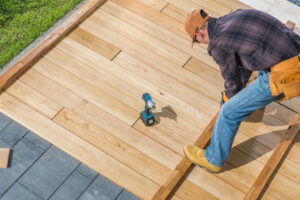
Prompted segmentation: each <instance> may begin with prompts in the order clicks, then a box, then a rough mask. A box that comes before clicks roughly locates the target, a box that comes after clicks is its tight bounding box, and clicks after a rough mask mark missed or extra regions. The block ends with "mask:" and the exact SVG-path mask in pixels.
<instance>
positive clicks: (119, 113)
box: [33, 58, 139, 125]
mask: <svg viewBox="0 0 300 200" xmlns="http://www.w3.org/2000/svg"><path fill="white" fill-rule="evenodd" d="M33 68H34V69H35V70H37V71H38V72H40V73H41V74H43V75H44V76H47V77H49V78H50V79H52V80H54V81H56V82H57V83H59V84H61V85H63V86H64V87H65V88H67V89H69V90H70V91H72V92H73V93H75V94H77V95H79V96H81V97H82V98H84V99H87V100H89V101H91V102H92V103H94V104H95V105H97V106H99V107H100V108H102V109H104V110H105V111H107V112H109V113H111V114H112V115H114V116H116V117H118V118H119V119H120V120H122V121H124V122H126V123H128V124H129V125H132V124H133V123H134V122H135V121H136V120H137V119H138V118H139V112H137V111H136V110H134V109H133V108H131V107H129V106H128V105H126V104H124V103H122V102H120V101H118V100H117V99H115V98H113V97H112V96H110V95H108V94H107V93H105V92H103V91H102V90H100V89H98V88H96V87H94V86H92V85H90V84H88V83H87V82H86V81H83V80H82V79H80V78H79V77H77V76H75V75H73V74H71V73H69V72H67V71H66V70H64V69H62V68H61V67H59V66H57V65H56V64H54V63H53V62H51V61H50V60H48V59H47V58H43V59H41V60H40V61H39V62H38V63H37V64H35V65H34V67H33Z"/></svg>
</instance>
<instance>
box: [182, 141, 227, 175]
mask: <svg viewBox="0 0 300 200" xmlns="http://www.w3.org/2000/svg"><path fill="white" fill-rule="evenodd" d="M184 154H185V156H186V157H187V158H188V159H189V160H190V161H191V162H192V163H193V164H195V165H198V166H200V167H204V168H206V169H207V170H209V171H211V172H214V173H218V172H220V171H221V170H222V168H223V167H217V166H214V165H212V164H210V163H209V162H208V161H207V160H206V158H205V156H204V149H201V148H199V147H197V146H195V145H192V144H188V145H186V146H185V147H184Z"/></svg>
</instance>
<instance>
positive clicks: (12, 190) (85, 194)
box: [0, 113, 138, 200]
mask: <svg viewBox="0 0 300 200" xmlns="http://www.w3.org/2000/svg"><path fill="white" fill-rule="evenodd" d="M0 148H11V156H10V157H11V163H10V166H9V168H7V169H0V200H25V199H26V200H46V199H50V200H73V199H74V200H75V199H81V200H104V199H105V200H137V199H138V198H137V197H136V196H134V195H133V194H131V193H129V192H128V191H126V190H124V189H123V188H121V187H120V186H118V185H116V184H114V183H113V182H111V181H110V180H108V179H106V178H105V177H103V176H102V175H100V174H98V173H97V172H96V171H94V170H93V169H91V168H89V167H88V166H86V165H85V164H83V163H80V162H79V161H77V160H76V159H74V158H72V157H71V156H69V155H68V154H66V153H64V152H63V151H61V150H59V149H58V148H56V147H55V146H53V145H52V144H51V143H49V142H47V141H46V140H44V139H42V138H41V137H39V136H38V135H36V134H35V133H33V132H31V131H28V130H27V129H26V128H24V127H22V126H21V125H20V124H18V123H17V122H15V121H13V120H11V119H10V118H9V117H7V116H5V115H4V114H2V113H0Z"/></svg>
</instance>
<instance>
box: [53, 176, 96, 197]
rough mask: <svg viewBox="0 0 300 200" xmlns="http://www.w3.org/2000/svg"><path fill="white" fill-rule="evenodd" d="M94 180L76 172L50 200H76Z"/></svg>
mask: <svg viewBox="0 0 300 200" xmlns="http://www.w3.org/2000/svg"><path fill="white" fill-rule="evenodd" d="M91 182H92V180H90V179H88V178H87V177H86V176H84V175H82V174H81V173H79V172H78V171H74V172H73V173H72V175H71V176H70V177H69V178H68V179H67V180H66V181H65V182H64V184H63V185H62V186H61V187H60V188H59V189H58V190H57V191H56V192H55V193H54V195H53V196H52V197H51V198H50V200H74V199H77V198H78V197H79V196H80V195H81V194H82V193H83V192H84V191H85V190H86V189H87V187H88V186H89V185H90V183H91Z"/></svg>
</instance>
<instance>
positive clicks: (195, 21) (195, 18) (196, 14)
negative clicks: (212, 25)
mask: <svg viewBox="0 0 300 200" xmlns="http://www.w3.org/2000/svg"><path fill="white" fill-rule="evenodd" d="M208 19H209V15H208V14H206V12H205V11H204V10H203V9H198V10H194V11H192V12H191V13H190V14H188V16H187V17H186V19H185V30H186V32H187V33H188V34H189V36H190V37H191V38H192V47H193V44H194V42H196V36H195V32H197V31H198V30H200V28H201V27H202V26H203V24H204V23H205V22H206V21H207V20H208Z"/></svg>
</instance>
